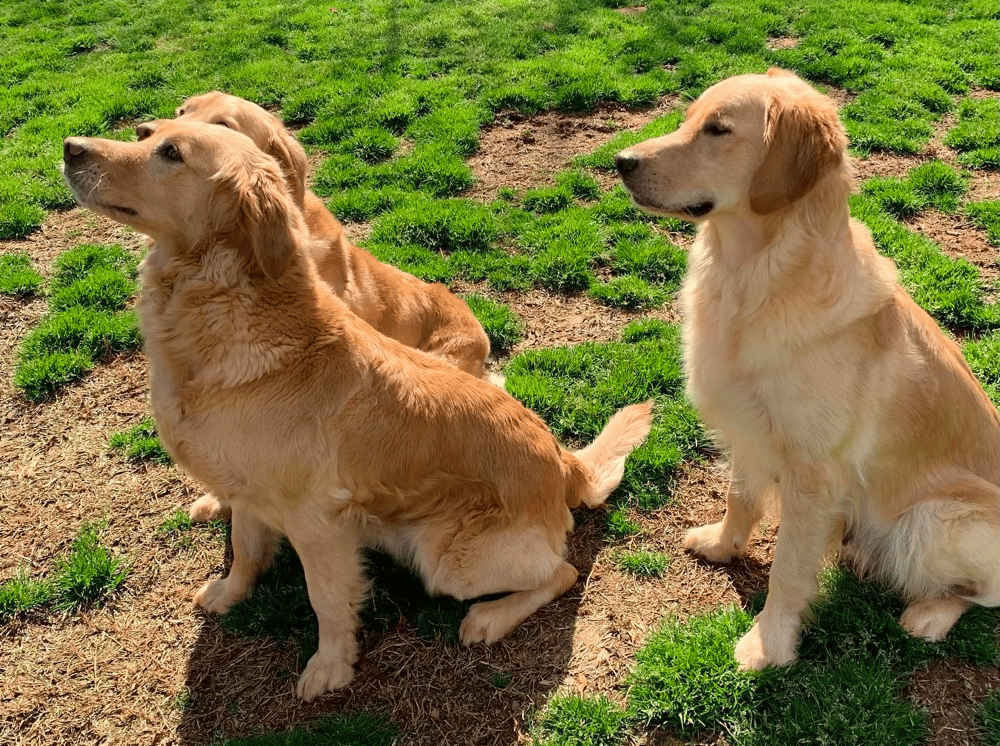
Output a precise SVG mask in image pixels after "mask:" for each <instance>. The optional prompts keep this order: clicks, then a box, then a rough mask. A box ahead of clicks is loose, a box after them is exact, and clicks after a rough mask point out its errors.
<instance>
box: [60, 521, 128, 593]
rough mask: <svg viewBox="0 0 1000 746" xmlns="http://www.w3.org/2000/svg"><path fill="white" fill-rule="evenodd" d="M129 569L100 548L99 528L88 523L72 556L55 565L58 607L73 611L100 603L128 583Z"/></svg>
mask: <svg viewBox="0 0 1000 746" xmlns="http://www.w3.org/2000/svg"><path fill="white" fill-rule="evenodd" d="M128 572H129V568H128V566H127V565H124V564H123V563H122V561H121V559H119V558H116V557H113V556H112V555H111V553H110V552H109V551H108V550H107V549H106V548H105V547H103V546H101V545H100V543H99V541H98V537H97V526H95V525H94V524H92V523H86V524H84V525H83V527H82V528H81V529H80V532H79V534H78V535H77V538H76V540H75V541H74V542H73V546H72V548H71V549H70V552H69V554H68V555H67V556H66V557H63V558H62V559H60V560H59V561H58V562H57V563H56V566H55V578H54V580H53V585H54V587H55V603H54V606H55V608H56V609H57V610H59V611H69V610H71V609H74V608H76V607H78V606H83V605H85V604H98V603H100V602H101V601H103V600H104V599H106V598H107V597H108V596H109V595H111V594H112V593H113V592H114V591H115V590H116V589H117V588H118V587H119V586H120V585H121V584H122V582H123V581H124V580H125V577H126V576H127V575H128Z"/></svg>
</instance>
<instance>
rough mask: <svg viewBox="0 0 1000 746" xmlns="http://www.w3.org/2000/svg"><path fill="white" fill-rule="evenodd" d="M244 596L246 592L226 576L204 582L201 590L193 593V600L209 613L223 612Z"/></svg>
mask: <svg viewBox="0 0 1000 746" xmlns="http://www.w3.org/2000/svg"><path fill="white" fill-rule="evenodd" d="M244 596H246V593H245V592H241V591H240V589H238V588H236V587H235V584H234V583H232V582H230V580H229V578H226V579H224V580H212V581H210V582H208V583H205V585H203V586H202V587H201V590H200V591H198V592H197V593H196V594H194V602H195V603H196V604H197V605H198V606H200V607H201V608H203V609H204V610H205V611H207V612H208V613H209V614H225V613H226V612H227V611H229V608H230V607H231V606H232V605H233V604H234V603H236V602H237V601H240V600H241V599H242V598H243V597H244Z"/></svg>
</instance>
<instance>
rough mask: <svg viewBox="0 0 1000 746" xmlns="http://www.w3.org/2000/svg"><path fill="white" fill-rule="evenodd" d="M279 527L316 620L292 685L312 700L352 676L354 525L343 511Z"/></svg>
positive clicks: (357, 572)
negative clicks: (312, 643) (314, 643)
mask: <svg viewBox="0 0 1000 746" xmlns="http://www.w3.org/2000/svg"><path fill="white" fill-rule="evenodd" d="M285 528H286V531H287V533H288V539H289V541H291V543H292V546H293V547H294V548H295V551H296V552H297V553H298V555H299V559H300V560H302V568H303V569H304V570H305V573H306V589H307V590H308V592H309V601H310V603H311V604H312V607H313V611H315V612H316V617H317V618H318V620H319V649H318V650H317V651H316V653H315V654H314V655H313V657H312V658H310V659H309V663H308V664H306V668H305V670H304V671H303V672H302V676H301V677H299V683H298V686H297V687H296V693H297V694H298V695H299V697H301V698H302V699H304V700H305V701H306V702H312V701H313V700H314V699H315V698H316V697H318V696H319V695H321V694H323V693H324V692H328V691H332V690H334V689H341V688H343V687H345V686H347V685H348V684H350V683H351V679H353V678H354V661H355V660H356V659H357V657H358V640H357V633H358V607H359V606H360V605H361V601H362V598H363V596H364V589H365V580H364V574H363V572H362V569H361V562H360V559H359V556H358V550H359V548H360V529H359V528H358V526H357V523H356V521H354V520H353V519H352V518H351V517H349V516H343V515H341V516H337V517H335V518H333V519H332V520H331V521H326V520H323V519H321V518H317V517H315V516H307V517H305V518H302V519H293V520H292V521H289V525H286V527H285Z"/></svg>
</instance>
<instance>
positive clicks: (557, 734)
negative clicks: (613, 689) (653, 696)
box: [532, 695, 628, 746]
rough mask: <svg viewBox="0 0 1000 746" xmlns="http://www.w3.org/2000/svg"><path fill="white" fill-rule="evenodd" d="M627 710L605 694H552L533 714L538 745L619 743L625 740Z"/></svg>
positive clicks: (601, 745) (610, 745) (603, 745)
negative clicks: (553, 695) (540, 708)
mask: <svg viewBox="0 0 1000 746" xmlns="http://www.w3.org/2000/svg"><path fill="white" fill-rule="evenodd" d="M627 723H628V713H627V712H626V711H625V710H623V709H622V708H621V707H619V706H618V705H616V704H615V703H614V702H612V701H611V700H609V699H608V698H607V697H586V698H583V697H573V696H559V695H556V696H555V697H553V698H552V699H550V700H549V702H548V704H546V705H545V708H544V709H543V710H542V711H541V713H540V714H539V715H538V717H537V718H536V722H535V727H534V729H533V732H532V735H533V736H534V743H536V744H538V746H619V744H624V743H625V737H626V735H627V730H626V725H627Z"/></svg>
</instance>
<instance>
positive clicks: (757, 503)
mask: <svg viewBox="0 0 1000 746" xmlns="http://www.w3.org/2000/svg"><path fill="white" fill-rule="evenodd" d="M761 502H762V501H761V497H760V495H759V494H757V492H756V491H755V490H751V489H748V487H747V484H746V479H745V478H744V476H743V474H742V473H741V472H740V471H739V470H738V468H737V464H736V461H735V459H734V460H733V467H732V476H731V477H730V480H729V492H728V493H727V495H726V515H725V517H724V518H723V519H722V521H721V522H720V523H710V524H707V525H705V526H698V527H697V528H692V529H691V530H690V531H688V532H687V535H686V536H685V537H684V548H685V549H687V550H689V551H691V552H694V553H695V554H697V555H698V556H700V557H704V558H705V559H707V560H708V561H709V562H729V561H731V560H733V559H735V558H737V557H742V556H743V555H744V554H745V553H746V551H747V544H749V543H750V534H752V533H753V530H754V529H755V528H756V527H757V524H758V523H759V522H760V519H761V517H762V516H763V515H764V509H763V505H762V504H761Z"/></svg>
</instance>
